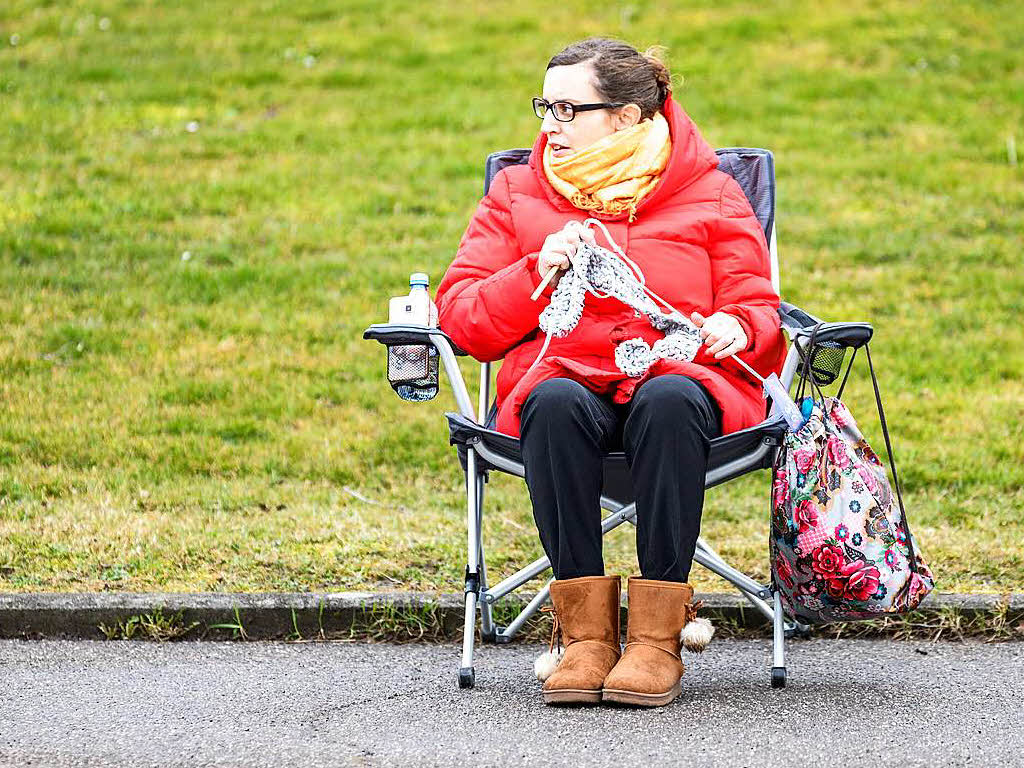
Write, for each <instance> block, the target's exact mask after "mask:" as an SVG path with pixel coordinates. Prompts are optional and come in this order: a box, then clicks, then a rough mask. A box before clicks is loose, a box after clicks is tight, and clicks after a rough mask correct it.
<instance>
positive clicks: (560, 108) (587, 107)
mask: <svg viewBox="0 0 1024 768" xmlns="http://www.w3.org/2000/svg"><path fill="white" fill-rule="evenodd" d="M624 106H626V105H625V102H622V103H620V102H607V101H605V102H601V103H600V104H573V103H572V102H569V101H545V100H544V99H540V98H536V99H534V100H533V113H534V114H535V115H537V117H539V118H541V119H542V120H543V119H544V115H546V114H547V113H548V110H549V109H550V110H551V114H552V115H554V116H555V120H557V121H558V122H560V123H571V122H572V121H573V118H575V117H576V113H577V112H590V111H592V110H595V109H608V108H611V107H624Z"/></svg>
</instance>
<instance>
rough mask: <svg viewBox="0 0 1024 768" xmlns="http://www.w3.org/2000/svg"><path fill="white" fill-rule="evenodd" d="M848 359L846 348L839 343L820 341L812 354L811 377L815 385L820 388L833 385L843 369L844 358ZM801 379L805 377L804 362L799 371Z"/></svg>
mask: <svg viewBox="0 0 1024 768" xmlns="http://www.w3.org/2000/svg"><path fill="white" fill-rule="evenodd" d="M845 357H846V346H845V345H844V344H840V343H839V342H837V341H820V342H818V343H816V344H815V345H814V350H813V351H812V352H811V376H812V378H813V379H814V383H815V384H817V385H818V386H819V387H824V386H825V385H827V384H831V383H832V382H833V381H835V380H836V378H838V376H839V371H840V369H842V367H843V358H845ZM798 370H799V372H800V377H801V378H804V379H806V378H807V377H806V376H804V369H803V360H802V361H801V366H800V368H799V369H798Z"/></svg>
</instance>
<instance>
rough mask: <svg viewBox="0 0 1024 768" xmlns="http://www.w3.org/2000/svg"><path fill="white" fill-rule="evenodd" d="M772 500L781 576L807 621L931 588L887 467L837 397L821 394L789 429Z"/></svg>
mask: <svg viewBox="0 0 1024 768" xmlns="http://www.w3.org/2000/svg"><path fill="white" fill-rule="evenodd" d="M771 503H772V515H771V535H770V541H769V544H770V551H771V558H772V573H773V575H774V581H775V585H776V588H777V589H779V590H780V593H781V596H782V600H783V603H784V604H785V606H786V608H787V611H788V612H789V613H790V614H792V615H793V616H795V617H797V618H798V619H800V620H801V621H806V622H811V623H819V622H826V621H848V620H852V619H869V618H879V616H880V615H884V614H894V613H905V612H907V611H910V610H913V609H914V608H916V607H917V606H918V605H919V604H920V602H921V600H923V599H924V597H925V596H926V595H927V594H928V593H929V592H930V591H931V590H932V589H933V587H934V578H933V577H932V574H931V572H930V571H929V569H928V566H927V565H925V563H924V561H923V560H922V558H921V556H920V553H919V550H918V549H917V542H916V540H915V539H913V537H912V536H911V534H910V532H909V531H908V530H907V527H906V522H905V520H904V519H903V516H902V514H901V512H900V508H899V505H898V504H897V502H896V497H895V494H894V493H893V491H892V487H891V486H890V485H889V479H888V477H887V475H886V472H885V468H884V467H883V466H882V463H881V461H879V459H878V456H877V455H876V454H875V452H874V451H873V450H872V449H871V447H870V446H869V445H868V444H867V442H866V441H865V439H864V436H863V434H861V432H860V430H859V428H858V427H857V423H856V422H855V421H854V419H853V416H852V415H851V414H850V411H849V410H848V409H847V408H846V406H845V405H844V404H843V403H842V402H841V401H839V400H838V399H836V398H834V397H826V398H825V399H824V400H823V401H819V402H816V403H815V404H814V407H813V409H812V412H811V416H810V418H809V419H808V421H807V423H806V424H804V426H802V427H801V428H800V429H798V430H796V431H795V432H788V433H787V434H786V438H785V442H784V445H783V447H782V449H781V450H780V451H779V455H778V459H777V461H776V465H775V467H774V468H773V471H772V494H771ZM910 542H913V546H914V551H915V554H916V558H915V562H914V563H911V562H910V546H909V543H910Z"/></svg>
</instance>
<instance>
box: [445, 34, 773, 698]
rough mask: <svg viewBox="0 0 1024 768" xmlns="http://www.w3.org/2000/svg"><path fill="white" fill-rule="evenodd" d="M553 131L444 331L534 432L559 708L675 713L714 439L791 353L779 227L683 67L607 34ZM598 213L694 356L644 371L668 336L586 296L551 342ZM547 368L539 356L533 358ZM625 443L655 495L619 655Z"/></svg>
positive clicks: (457, 292) (474, 254)
mask: <svg viewBox="0 0 1024 768" xmlns="http://www.w3.org/2000/svg"><path fill="white" fill-rule="evenodd" d="M534 110H535V112H536V113H537V115H538V116H539V117H542V119H543V122H542V123H541V131H540V134H539V136H538V137H537V140H536V142H535V143H534V146H533V151H532V154H531V156H530V161H529V164H528V165H519V166H513V167H509V168H506V169H504V170H503V171H502V172H501V173H499V174H497V176H495V178H494V180H493V182H492V184H491V186H490V189H489V191H488V193H487V195H486V196H485V197H484V198H483V200H482V201H481V202H480V205H479V207H478V208H477V210H476V213H475V214H474V216H473V219H472V221H471V222H470V224H469V227H468V228H467V229H466V232H465V234H464V235H463V238H462V241H461V243H460V245H459V249H458V253H457V255H456V257H455V260H454V261H453V263H452V264H451V266H450V267H449V268H448V271H447V273H446V274H445V276H444V278H443V279H442V281H441V284H440V286H439V288H438V294H437V303H438V310H439V322H440V325H441V327H442V328H443V329H444V330H445V331H447V332H448V334H449V335H450V336H451V337H452V339H454V341H455V342H456V343H457V344H458V345H459V346H460V347H462V348H463V349H465V350H466V351H467V352H469V353H470V354H471V355H473V356H474V357H475V358H477V359H479V360H481V361H488V360H498V359H501V358H504V363H503V365H502V367H501V371H500V372H499V374H498V378H497V395H498V420H497V428H498V429H499V430H500V431H502V432H506V433H508V434H511V435H519V436H520V439H521V446H522V455H523V462H524V465H525V470H526V472H525V474H526V482H527V485H528V487H529V491H530V498H531V500H532V503H533V513H534V519H535V521H536V524H537V528H538V531H539V534H540V539H541V543H542V544H543V547H544V550H545V552H546V553H547V555H548V557H549V558H550V560H551V564H552V567H553V569H554V574H555V581H553V582H552V584H551V600H552V603H553V604H554V608H555V613H556V617H557V619H558V623H559V626H560V627H561V631H562V639H563V644H564V646H565V653H564V656H563V657H562V658H561V661H560V662H559V663H558V666H557V668H556V669H555V670H554V673H553V674H551V675H550V676H548V677H547V679H546V680H545V682H544V687H543V692H544V700H545V701H546V702H548V703H593V702H599V701H601V700H604V701H613V702H618V703H626V704H635V705H646V706H659V705H663V704H667V703H668V702H670V701H672V699H674V698H675V697H676V696H677V695H678V693H679V689H680V685H679V684H680V677H681V675H682V673H683V671H684V667H683V664H682V662H681V661H680V658H679V652H680V631H681V629H682V627H683V626H684V625H685V624H686V623H687V621H688V620H689V619H691V618H692V617H693V614H694V607H693V604H692V598H693V590H692V588H691V587H690V585H689V584H687V583H686V580H687V578H688V576H689V571H690V565H691V562H692V559H693V554H694V549H695V547H696V541H697V536H698V534H699V532H700V519H701V510H702V507H703V503H704V476H705V472H706V466H707V457H708V449H709V441H710V440H711V439H712V438H714V437H718V436H719V435H721V434H726V433H729V432H733V431H736V430H739V429H743V428H745V427H749V426H753V425H754V424H757V423H758V422H759V421H761V420H762V418H763V416H764V400H763V398H762V396H761V391H760V384H759V383H758V382H757V381H756V380H755V379H754V378H753V377H751V376H750V374H749V373H746V372H745V371H744V370H743V369H742V367H741V366H739V365H738V364H737V363H736V362H735V361H733V360H730V359H727V357H728V356H729V355H731V354H733V353H739V354H740V355H741V356H742V358H743V359H744V361H745V362H747V363H748V364H749V365H750V366H751V367H753V368H754V369H755V370H757V371H758V372H759V373H761V374H762V375H767V374H768V373H769V372H771V371H778V370H779V369H780V368H781V365H782V361H783V357H784V355H785V347H784V344H783V339H782V335H781V332H780V329H779V317H778V312H777V310H778V306H779V297H778V295H777V293H776V292H775V290H774V289H773V287H772V284H771V277H770V274H771V273H770V266H769V255H768V249H767V245H766V243H765V239H764V235H763V232H762V230H761V226H760V224H759V223H758V221H757V219H756V217H755V216H754V214H753V211H752V210H751V208H750V205H749V203H748V202H747V199H746V197H745V196H744V194H743V192H742V190H741V189H740V188H739V186H738V185H737V184H736V182H735V181H734V180H733V179H732V178H731V177H730V176H728V175H727V174H725V173H722V172H720V171H718V170H717V166H718V159H717V157H716V155H715V153H714V151H713V150H712V148H711V147H710V146H709V145H708V144H707V142H705V141H704V139H703V138H702V137H701V135H700V133H699V132H698V131H697V128H696V126H695V125H694V124H693V122H692V121H691V120H690V118H689V117H688V116H687V115H686V113H685V112H684V111H683V110H682V108H681V107H680V106H679V104H678V103H676V101H675V100H674V99H673V98H672V96H671V92H670V79H669V73H668V71H667V70H666V68H665V66H664V65H663V64H662V63H661V62H660V61H658V60H657V59H656V58H655V57H654V56H652V55H641V54H640V53H638V52H637V51H636V50H635V49H634V48H632V47H630V46H629V45H626V44H625V43H622V42H618V41H613V40H607V39H589V40H584V41H581V42H578V43H574V44H573V45H570V46H569V47H568V48H566V49H565V50H563V51H562V52H561V53H559V54H558V55H557V56H555V57H554V58H553V59H551V61H550V62H549V63H548V68H547V72H546V74H545V77H544V90H543V98H542V99H535V100H534ZM590 217H594V218H597V219H599V220H600V221H602V222H603V223H604V225H605V226H606V228H607V230H608V234H609V235H610V237H611V238H612V239H613V240H614V241H615V242H616V243H617V244H618V245H619V246H620V247H622V249H623V250H624V251H625V252H626V254H627V255H628V256H629V257H630V258H631V259H632V260H633V261H635V262H636V263H637V265H638V266H639V267H640V269H641V270H642V271H643V273H644V275H645V278H646V283H647V286H648V287H649V288H651V289H652V290H653V291H654V292H655V293H657V294H658V295H660V296H661V297H663V298H664V299H665V300H666V301H667V302H668V303H669V304H671V305H672V306H673V307H675V308H676V309H679V310H680V311H682V312H684V313H686V314H687V315H688V316H689V317H690V319H691V320H692V321H693V323H694V324H695V325H696V326H698V327H699V328H700V334H701V337H702V339H703V343H704V345H703V346H701V347H700V349H699V350H698V352H697V354H696V356H695V357H694V358H693V359H692V362H686V361H681V360H667V359H660V360H656V361H655V362H654V364H652V365H651V366H650V368H649V369H648V370H647V371H646V373H644V374H643V375H641V376H633V377H630V376H627V375H625V374H624V373H623V372H622V371H621V370H619V368H618V367H617V366H616V363H615V347H616V345H617V344H618V343H620V342H622V341H624V340H628V339H634V338H637V337H641V338H642V339H644V340H645V341H646V342H648V343H653V342H654V341H656V340H657V339H659V338H661V337H662V335H663V334H662V333H661V332H659V331H657V330H655V329H654V327H653V326H652V325H651V323H650V322H649V319H648V318H647V317H644V316H641V315H640V314H639V313H637V312H634V310H633V309H631V308H630V307H628V306H626V305H625V304H623V303H622V302H620V301H618V300H617V299H614V298H599V297H596V296H593V295H588V296H587V297H586V303H585V306H584V310H583V316H582V318H581V319H580V321H579V323H578V325H577V326H576V328H575V329H574V330H573V331H572V332H571V333H569V334H568V335H567V336H565V337H562V338H557V337H552V338H551V339H550V341H549V346H548V347H547V349H546V350H544V352H543V355H541V356H540V359H539V360H538V355H539V353H540V352H541V347H542V345H543V344H544V341H545V339H544V334H543V333H541V332H540V331H539V328H538V318H539V315H540V312H541V311H542V310H543V309H544V307H545V306H546V305H547V303H548V301H549V300H550V297H551V295H552V293H553V291H554V289H555V287H556V285H557V282H558V280H557V279H556V280H551V281H550V282H549V283H548V284H547V285H546V286H545V287H544V289H543V291H542V292H541V298H540V299H539V300H537V301H532V300H531V294H533V293H534V292H535V290H536V289H538V288H539V287H540V286H541V285H542V284H543V282H544V279H545V277H546V276H548V273H549V272H550V271H551V270H558V272H557V273H556V274H557V275H558V276H559V277H560V276H561V274H563V272H564V270H566V269H567V268H568V267H569V264H570V262H569V257H570V256H572V255H574V254H575V252H576V249H577V248H578V247H579V246H580V244H581V243H582V242H583V241H586V242H589V243H591V244H595V243H596V244H597V245H601V246H603V247H605V248H611V247H612V244H611V243H608V242H604V241H603V240H602V235H601V234H598V235H596V236H595V234H594V231H593V230H591V229H587V228H584V227H582V226H581V222H582V221H584V220H585V219H587V218H590ZM535 361H537V362H536V364H535V365H534V362H535ZM616 449H621V450H624V452H625V454H626V457H627V461H628V463H629V465H630V472H631V475H632V478H633V485H634V487H635V488H636V489H637V497H636V501H637V506H636V510H637V518H636V521H637V528H636V534H637V557H638V559H639V564H640V572H641V574H642V577H641V578H637V577H630V579H629V582H628V600H629V620H628V627H627V643H626V647H625V651H624V652H620V646H619V626H618V617H619V610H618V609H619V599H620V581H619V577H618V576H605V575H604V563H603V560H602V556H601V528H600V519H601V511H600V492H601V487H602V471H601V470H602V457H603V455H604V454H605V453H606V452H608V451H611V450H616Z"/></svg>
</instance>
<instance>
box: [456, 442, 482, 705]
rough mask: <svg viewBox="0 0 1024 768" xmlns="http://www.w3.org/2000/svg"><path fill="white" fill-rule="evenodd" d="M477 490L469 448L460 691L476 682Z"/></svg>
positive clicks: (478, 487) (474, 452) (477, 589)
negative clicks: (474, 662) (474, 667)
mask: <svg viewBox="0 0 1024 768" xmlns="http://www.w3.org/2000/svg"><path fill="white" fill-rule="evenodd" d="M479 490H480V484H479V482H478V478H477V471H476V451H474V450H473V449H472V448H470V449H469V450H468V451H467V452H466V605H465V615H464V620H463V627H462V665H461V666H460V667H459V687H460V688H472V687H473V686H474V685H475V683H476V673H475V671H474V669H473V642H474V641H475V639H476V605H477V596H478V595H479V594H480V570H479V565H480V561H479V556H480V550H481V542H480V505H479V496H478V491H479Z"/></svg>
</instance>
